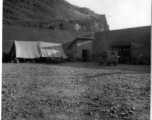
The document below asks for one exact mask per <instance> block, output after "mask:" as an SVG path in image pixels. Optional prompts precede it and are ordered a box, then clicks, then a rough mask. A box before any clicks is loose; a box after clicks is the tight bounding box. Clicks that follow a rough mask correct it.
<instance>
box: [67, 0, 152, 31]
mask: <svg viewBox="0 0 152 120" xmlns="http://www.w3.org/2000/svg"><path fill="white" fill-rule="evenodd" d="M66 1H68V2H69V3H71V4H74V5H77V6H79V7H87V8H89V9H91V10H93V11H94V12H96V13H98V14H105V15H106V18H107V22H108V25H109V27H110V30H114V29H123V28H131V27H139V26H147V25H151V0H66Z"/></svg>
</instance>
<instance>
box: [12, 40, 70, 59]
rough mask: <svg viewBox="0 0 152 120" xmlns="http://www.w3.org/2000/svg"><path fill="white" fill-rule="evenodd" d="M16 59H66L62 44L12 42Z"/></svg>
mask: <svg viewBox="0 0 152 120" xmlns="http://www.w3.org/2000/svg"><path fill="white" fill-rule="evenodd" d="M12 51H15V56H16V58H25V59H34V58H39V57H56V58H61V57H62V58H67V56H66V54H65V52H64V50H63V48H62V44H57V43H49V42H42V41H34V42H33V41H14V47H13V49H12Z"/></svg>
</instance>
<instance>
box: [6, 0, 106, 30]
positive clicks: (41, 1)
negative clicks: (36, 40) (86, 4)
mask: <svg viewBox="0 0 152 120" xmlns="http://www.w3.org/2000/svg"><path fill="white" fill-rule="evenodd" d="M3 3H4V5H3V24H4V25H17V26H25V27H36V28H46V29H55V30H72V31H108V30H109V26H108V24H107V21H106V17H105V15H98V14H96V13H94V12H93V11H91V10H89V9H88V8H80V7H77V6H74V5H71V4H69V3H68V2H66V1H65V0H4V1H3Z"/></svg>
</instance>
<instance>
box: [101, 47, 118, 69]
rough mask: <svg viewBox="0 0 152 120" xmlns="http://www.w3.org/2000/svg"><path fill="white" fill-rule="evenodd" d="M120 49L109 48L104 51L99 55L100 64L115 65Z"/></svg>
mask: <svg viewBox="0 0 152 120" xmlns="http://www.w3.org/2000/svg"><path fill="white" fill-rule="evenodd" d="M118 58H119V56H118V51H115V50H109V51H104V52H102V54H101V55H100V57H99V65H108V66H109V65H112V64H113V65H115V66H117V64H118Z"/></svg>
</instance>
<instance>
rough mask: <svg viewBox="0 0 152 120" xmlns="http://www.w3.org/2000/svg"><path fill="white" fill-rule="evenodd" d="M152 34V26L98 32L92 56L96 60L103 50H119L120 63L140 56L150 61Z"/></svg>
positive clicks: (141, 58)
mask: <svg viewBox="0 0 152 120" xmlns="http://www.w3.org/2000/svg"><path fill="white" fill-rule="evenodd" d="M150 34H151V26H145V27H138V28H129V29H121V30H113V31H106V32H97V33H95V36H94V37H95V40H94V41H93V45H92V56H93V57H92V58H93V60H94V61H96V60H98V58H99V55H100V54H101V53H102V52H103V51H108V50H118V54H119V56H120V58H119V63H124V62H126V60H127V59H132V60H134V59H136V58H138V57H140V60H146V61H148V62H150V50H151V45H150V44H151V37H150Z"/></svg>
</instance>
